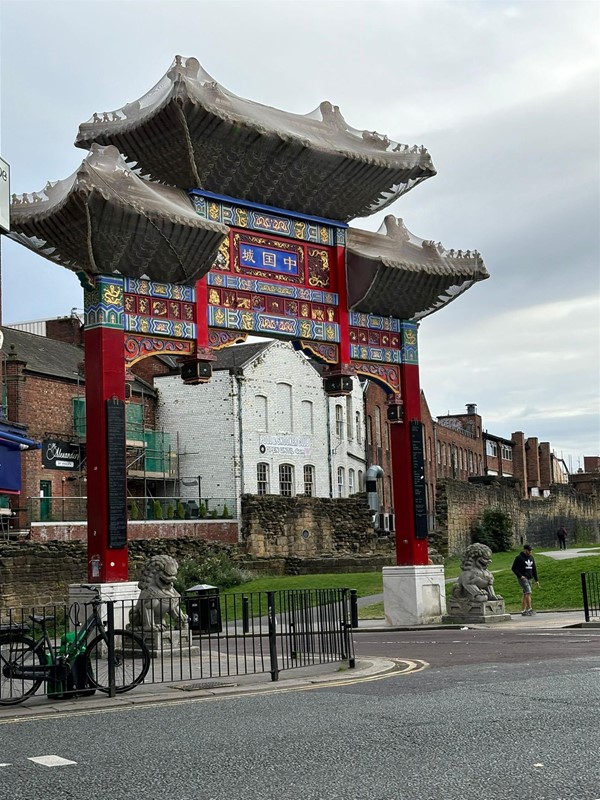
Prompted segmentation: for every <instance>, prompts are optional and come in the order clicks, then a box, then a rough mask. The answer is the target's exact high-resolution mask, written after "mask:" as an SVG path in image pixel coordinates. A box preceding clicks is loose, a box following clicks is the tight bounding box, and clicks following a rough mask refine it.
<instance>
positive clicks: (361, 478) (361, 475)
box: [358, 469, 363, 492]
mask: <svg viewBox="0 0 600 800" xmlns="http://www.w3.org/2000/svg"><path fill="white" fill-rule="evenodd" d="M362 490H363V472H362V469H359V470H358V491H359V492H362Z"/></svg>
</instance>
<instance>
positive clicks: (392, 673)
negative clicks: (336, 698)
mask: <svg viewBox="0 0 600 800" xmlns="http://www.w3.org/2000/svg"><path fill="white" fill-rule="evenodd" d="M389 660H390V661H393V662H394V663H395V665H396V668H395V669H390V670H388V671H387V672H384V673H383V674H381V675H372V676H371V675H366V676H364V677H362V678H347V679H343V680H339V679H337V680H330V681H322V682H318V683H317V682H312V683H310V684H309V685H307V686H290V687H286V688H273V689H257V690H255V691H245V692H236V693H231V694H223V695H217V696H210V697H189V698H185V699H182V700H174V699H171V698H169V699H168V700H157V701H155V702H150V703H139V704H137V705H136V704H134V703H127V705H123V706H117V707H114V706H112V707H109V708H93V709H89V710H87V711H84V710H82V711H65V712H61V713H60V715H59V716H55V715H53V716H52V717H50V716H49V715H48V714H36V715H35V716H34V715H33V714H32V715H31V716H27V717H12V718H10V719H0V725H14V724H16V723H23V722H39V721H41V720H47V719H52V720H53V721H56V719H69V718H71V717H89V716H97V715H98V714H115V713H117V712H119V711H143V710H144V709H145V708H162V707H163V706H178V705H189V704H190V703H216V702H220V701H222V700H239V699H241V698H243V697H258V696H261V695H267V694H289V693H290V692H310V691H315V690H317V689H335V688H336V687H338V686H352V685H354V684H358V683H371V682H374V681H381V680H384V679H385V678H397V677H399V676H401V675H414V674H416V673H417V672H422V671H423V670H425V669H427V668H428V667H429V666H430V664H429V662H428V661H423V660H422V659H419V658H415V659H407V658H395V659H389ZM55 757H56V756H55ZM31 760H32V761H33V759H31ZM70 763H75V762H70Z"/></svg>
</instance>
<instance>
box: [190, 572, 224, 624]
mask: <svg viewBox="0 0 600 800" xmlns="http://www.w3.org/2000/svg"><path fill="white" fill-rule="evenodd" d="M185 595H186V597H185V605H186V609H187V614H188V617H189V620H190V630H192V631H195V632H196V633H221V631H222V630H223V625H222V623H221V600H220V598H219V588H218V587H217V586H211V585H210V584H209V583H199V584H198V585H197V586H192V587H191V588H190V589H187V590H186V593H185Z"/></svg>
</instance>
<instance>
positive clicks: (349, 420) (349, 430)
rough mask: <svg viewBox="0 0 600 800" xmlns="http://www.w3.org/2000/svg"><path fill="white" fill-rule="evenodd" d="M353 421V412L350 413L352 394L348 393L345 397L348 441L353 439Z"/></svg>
mask: <svg viewBox="0 0 600 800" xmlns="http://www.w3.org/2000/svg"><path fill="white" fill-rule="evenodd" d="M353 423H354V414H353V413H352V396H351V395H348V397H347V398H346V436H347V437H348V441H349V442H350V441H352V439H354V429H353V427H352V425H353Z"/></svg>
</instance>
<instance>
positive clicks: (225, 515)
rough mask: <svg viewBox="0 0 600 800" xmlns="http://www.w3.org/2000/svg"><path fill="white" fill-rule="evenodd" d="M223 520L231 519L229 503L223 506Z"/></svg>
mask: <svg viewBox="0 0 600 800" xmlns="http://www.w3.org/2000/svg"><path fill="white" fill-rule="evenodd" d="M221 516H222V517H223V519H231V518H232V517H231V514H230V513H229V509H228V508H227V503H225V505H224V506H223V514H222V515H221Z"/></svg>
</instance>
